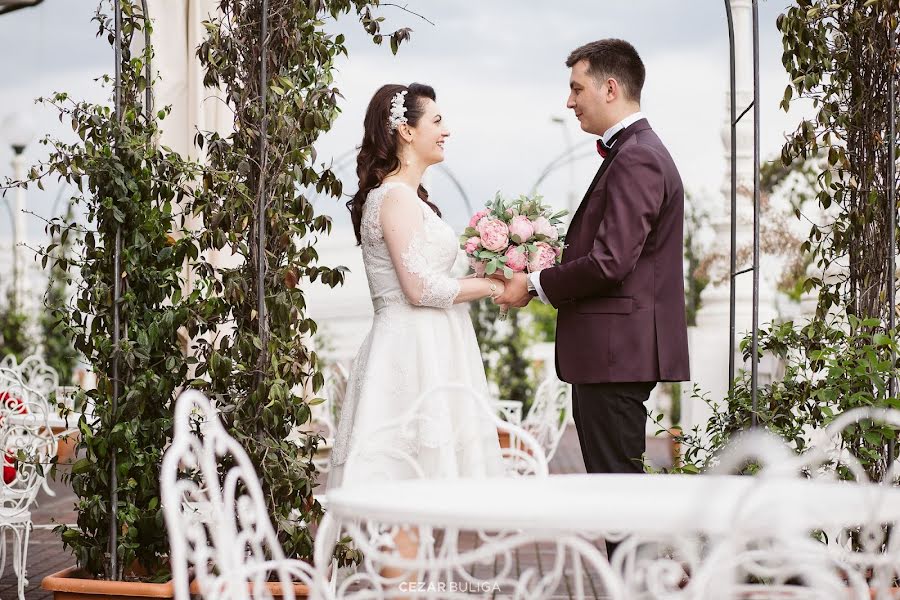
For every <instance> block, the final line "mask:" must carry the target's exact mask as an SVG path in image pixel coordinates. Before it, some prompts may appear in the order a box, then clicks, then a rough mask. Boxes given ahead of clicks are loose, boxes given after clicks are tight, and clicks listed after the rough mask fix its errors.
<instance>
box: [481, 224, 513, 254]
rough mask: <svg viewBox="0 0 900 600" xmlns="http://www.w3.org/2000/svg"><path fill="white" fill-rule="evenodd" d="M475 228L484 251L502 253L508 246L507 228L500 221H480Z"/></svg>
mask: <svg viewBox="0 0 900 600" xmlns="http://www.w3.org/2000/svg"><path fill="white" fill-rule="evenodd" d="M475 228H476V229H477V230H478V233H479V235H480V236H481V245H482V246H484V247H485V249H486V250H490V251H491V252H502V251H503V250H505V249H506V246H508V245H509V228H508V227H507V226H506V223H504V222H503V221H501V220H500V219H490V218H488V219H482V220H481V221H479V222H478V225H477V226H476V227H475Z"/></svg>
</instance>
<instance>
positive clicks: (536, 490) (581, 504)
mask: <svg viewBox="0 0 900 600" xmlns="http://www.w3.org/2000/svg"><path fill="white" fill-rule="evenodd" d="M328 506H329V511H330V512H331V513H332V514H333V515H334V516H335V517H337V518H339V519H346V520H353V519H371V520H373V521H377V522H381V523H388V524H419V525H431V526H435V527H456V528H460V529H478V530H498V529H522V530H529V531H542V530H549V531H566V532H598V533H599V532H604V531H607V532H613V531H616V532H619V531H621V532H633V533H638V532H644V533H649V534H653V533H665V532H669V533H677V532H681V531H692V532H704V533H709V534H719V533H726V532H729V531H734V530H735V529H736V528H738V527H740V529H742V530H745V531H752V530H755V529H758V528H765V529H767V530H772V529H773V528H784V527H796V528H802V529H816V528H823V529H825V528H828V527H833V526H837V525H845V526H849V525H854V524H859V523H863V522H868V521H869V519H871V518H872V517H873V516H875V515H878V517H879V518H881V519H884V520H891V521H894V522H900V489H898V488H884V487H880V486H873V485H859V484H849V483H842V482H834V481H810V480H795V479H771V478H770V479H762V478H758V477H739V476H730V475H596V474H595V475H584V474H582V475H551V476H549V477H548V478H544V479H542V478H533V477H528V478H511V479H480V480H476V479H457V480H406V481H392V482H379V483H375V484H360V485H354V486H348V487H344V488H339V489H334V490H329V491H328Z"/></svg>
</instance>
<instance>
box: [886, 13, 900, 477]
mask: <svg viewBox="0 0 900 600" xmlns="http://www.w3.org/2000/svg"><path fill="white" fill-rule="evenodd" d="M888 27H889V34H890V36H891V42H890V48H891V58H890V62H889V64H890V65H891V67H890V69H891V72H890V75H889V76H888V96H889V97H890V99H889V102H888V105H889V109H888V193H887V201H888V207H889V213H888V214H889V219H888V221H889V224H890V232H889V234H888V239H889V240H890V246H891V249H890V252H888V255H887V260H888V265H887V266H888V273H890V285H889V287H888V308H889V310H888V331H890V332H891V335H893V334H894V328H895V327H896V312H897V290H896V286H897V264H896V261H897V231H896V230H897V197H896V185H897V149H898V144H897V92H896V84H897V59H898V56H897V36H898V35H900V30H898V27H897V24H896V23H895V24H893V27H891V23H890V20H889V21H888ZM896 365H897V351H896V348H894V347H893V346H891V374H890V377H889V379H888V398H894V397H895V396H896V394H897V378H896V376H895V371H896ZM896 450H897V448H896V443H895V440H894V439H891V442H890V444H889V445H888V462H887V464H888V465H891V464H893V462H894V457H895V456H896V455H897V454H896Z"/></svg>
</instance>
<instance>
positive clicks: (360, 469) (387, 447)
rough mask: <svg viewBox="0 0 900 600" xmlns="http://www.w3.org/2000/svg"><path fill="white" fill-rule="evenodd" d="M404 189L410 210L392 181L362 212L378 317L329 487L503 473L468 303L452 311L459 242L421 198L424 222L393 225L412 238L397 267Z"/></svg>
mask: <svg viewBox="0 0 900 600" xmlns="http://www.w3.org/2000/svg"><path fill="white" fill-rule="evenodd" d="M397 186H403V187H404V188H406V189H405V190H402V189H401V190H397V191H396V192H395V194H397V193H400V194H405V196H404V198H403V200H404V201H405V202H408V203H412V202H413V200H412V197H411V196H409V191H410V190H411V188H409V186H406V185H405V184H403V183H399V182H388V183H383V184H382V185H381V186H379V187H377V188H375V189H373V190H372V191H371V192H369V195H368V197H367V199H366V203H365V205H364V208H363V215H362V222H361V238H362V243H361V246H362V253H363V264H364V265H365V270H366V276H367V278H368V281H369V291H370V292H371V296H372V304H373V306H374V308H375V318H374V321H373V323H372V329H371V331H370V332H369V335H368V336H367V337H366V339H365V341H364V342H363V344H362V346H361V348H360V350H359V353H358V354H357V355H356V358H355V359H354V361H353V366H352V367H351V371H350V380H349V382H348V385H347V392H346V396H345V398H344V402H343V408H342V413H341V417H340V421H339V424H338V428H337V434H336V436H335V442H334V447H333V448H332V452H331V462H332V468H331V471H330V474H329V478H328V488H329V489H330V488H335V487H338V486H342V485H351V484H355V483H359V482H363V481H371V480H379V481H381V480H384V479H409V478H417V477H425V478H435V479H437V478H456V477H489V476H502V475H503V473H504V468H503V462H502V459H501V455H500V445H499V443H498V440H497V430H496V426H495V423H494V421H493V419H492V417H491V414H490V410H491V409H490V408H489V405H488V403H487V392H488V388H487V381H486V379H485V374H484V365H483V364H482V360H481V352H480V350H479V347H478V342H477V340H476V338H475V331H474V329H473V328H472V321H471V319H470V318H469V312H468V308H467V306H466V304H462V303H461V304H453V300H454V299H455V298H456V296H457V294H458V293H459V282H458V281H457V280H456V279H455V278H454V277H452V276H451V275H450V271H451V268H452V267H453V264H454V262H455V261H456V257H457V253H458V248H459V242H458V237H457V235H456V234H455V233H454V231H453V228H452V227H450V225H448V224H447V223H446V222H444V221H443V220H442V219H441V218H440V217H438V216H437V215H436V214H435V213H434V211H432V210H431V208H430V207H429V206H428V205H427V204H425V203H424V202H421V201H420V200H418V198H416V200H415V202H417V203H418V204H419V206H420V207H421V211H422V218H421V219H419V218H418V214H417V213H416V212H415V210H414V209H412V208H411V207H412V204H407V205H406V206H407V212H406V214H410V210H411V214H412V215H413V217H414V218H413V219H412V220H411V221H409V222H403V223H392V224H391V225H392V227H394V228H396V227H399V229H396V230H397V231H403V232H405V233H404V234H403V235H409V238H408V244H407V245H406V246H405V248H406V250H405V251H404V252H403V253H402V255H401V256H400V257H399V260H397V259H395V260H396V262H398V263H400V264H394V262H395V260H392V258H391V254H390V251H389V247H388V243H387V242H386V241H385V239H384V236H383V235H382V226H381V206H382V203H383V202H384V200H385V197H386V196H387V195H388V194H389V193H390V191H391V190H392V189H395V188H396V187H397ZM413 194H415V192H414V191H413ZM394 198H395V196H393V195H392V201H393V199H394ZM404 243H406V242H405V241H404ZM396 254H397V252H396V250H395V256H396ZM402 278H406V279H404V281H403V283H406V284H407V286H409V285H410V281H412V282H413V283H415V284H416V285H417V286H419V287H418V289H420V290H421V297H420V300H419V302H418V304H415V305H414V304H411V303H410V302H409V300H408V299H407V295H406V293H404V290H403V288H402V287H401V279H402ZM410 278H412V279H410ZM447 384H461V385H457V386H456V387H453V386H452V385H451V386H447ZM440 386H445V387H444V388H443V389H441V387H440ZM462 386H465V387H466V388H469V389H471V390H473V392H474V393H473V392H467V391H465V389H463V387H462Z"/></svg>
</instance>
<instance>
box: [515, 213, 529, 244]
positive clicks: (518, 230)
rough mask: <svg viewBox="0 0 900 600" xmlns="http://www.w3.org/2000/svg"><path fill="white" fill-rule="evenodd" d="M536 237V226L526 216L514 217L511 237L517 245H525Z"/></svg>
mask: <svg viewBox="0 0 900 600" xmlns="http://www.w3.org/2000/svg"><path fill="white" fill-rule="evenodd" d="M533 235H534V225H533V224H532V223H531V220H530V219H529V218H528V217H526V216H525V215H519V216H517V217H513V219H512V221H511V222H510V224H509V236H510V238H512V241H514V242H516V243H517V244H524V243H525V242H527V241H528V240H529V239H531V236H533Z"/></svg>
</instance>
